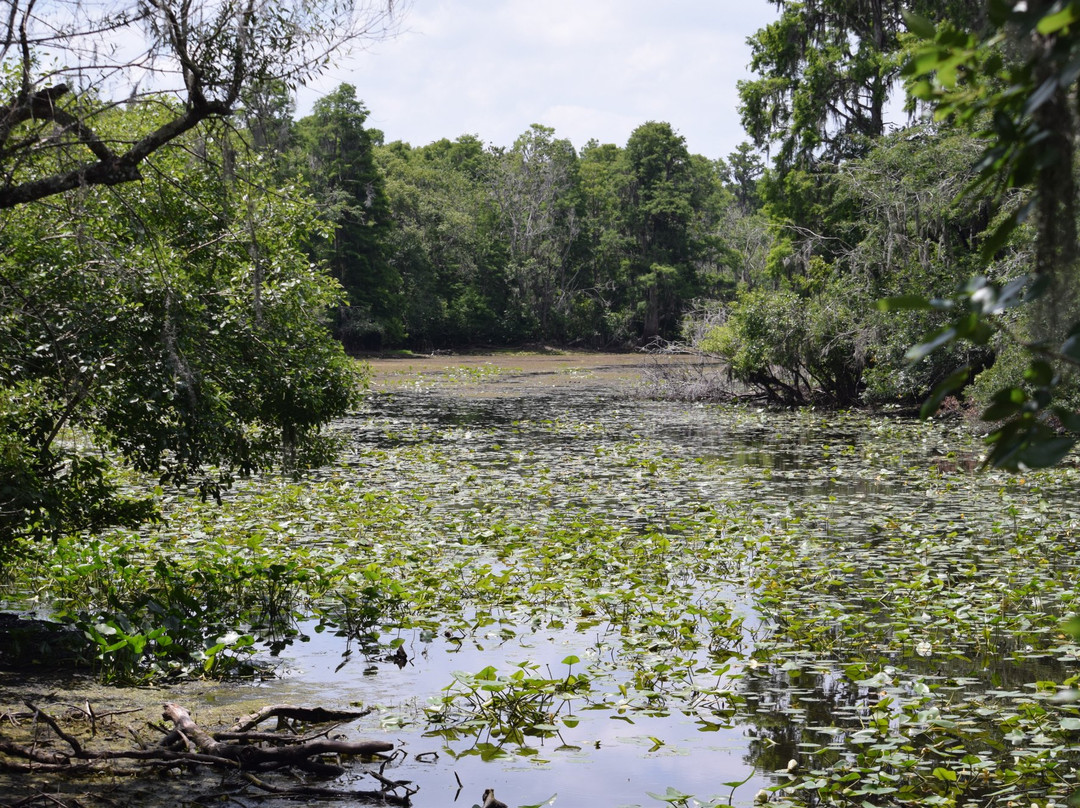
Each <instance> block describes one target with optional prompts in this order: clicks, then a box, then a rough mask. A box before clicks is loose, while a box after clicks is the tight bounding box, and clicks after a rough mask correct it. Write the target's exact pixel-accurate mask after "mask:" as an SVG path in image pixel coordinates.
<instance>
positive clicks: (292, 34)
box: [0, 0, 401, 209]
mask: <svg viewBox="0 0 1080 808" xmlns="http://www.w3.org/2000/svg"><path fill="white" fill-rule="evenodd" d="M400 3H401V0H5V3H4V4H2V5H0V8H2V6H3V5H6V6H7V9H6V12H5V11H0V209H3V208H12V207H15V206H16V205H20V204H23V203H26V202H32V201H35V200H39V199H44V198H46V197H48V196H52V195H54V194H58V193H62V192H64V191H68V190H71V189H73V188H78V187H81V186H91V185H118V184H120V183H125V182H132V181H134V180H138V179H140V177H141V175H140V170H139V166H140V164H141V163H142V162H143V161H144V160H145V159H146V158H147V157H148V156H149V155H151V154H152V153H153V152H155V151H156V150H157V149H159V148H161V147H162V146H164V145H165V144H166V143H168V142H170V141H172V140H174V139H175V138H177V137H178V136H180V135H182V134H183V133H184V132H187V131H188V130H190V129H192V128H193V127H195V126H197V125H198V124H199V123H200V122H201V121H203V120H206V119H207V118H213V117H226V116H229V115H231V114H232V113H233V111H234V110H235V108H236V106H237V104H238V102H239V100H240V97H241V93H242V92H243V91H244V89H245V88H247V87H249V86H252V85H258V84H260V83H266V82H271V81H281V82H285V83H286V84H287V85H289V86H296V85H297V84H302V83H304V82H305V81H307V80H309V79H311V78H313V77H314V76H316V75H318V74H319V73H320V71H322V70H325V68H326V66H327V65H328V64H329V63H330V62H331V60H332V59H333V57H334V56H335V55H339V54H340V53H341V52H342V51H343V50H344V49H347V48H349V47H350V46H354V45H358V44H363V43H364V42H370V41H373V40H378V39H381V38H385V37H387V36H389V35H391V34H392V33H393V31H394V27H395V25H396V21H397V19H398V16H399V15H398V12H399V11H400V9H399V8H397V7H398V6H400ZM136 104H146V105H153V107H152V108H153V114H152V115H150V114H148V115H145V116H141V117H140V119H139V120H140V121H142V122H144V125H145V128H144V129H142V130H141V131H132V127H131V126H130V123H129V122H128V121H127V120H125V125H124V127H118V126H117V125H116V124H115V122H112V123H109V124H106V123H105V122H104V121H105V119H104V118H103V115H104V114H105V113H107V112H109V111H110V110H114V109H115V108H117V107H118V106H120V105H136ZM121 128H122V129H123V131H121V132H119V133H118V131H117V130H118V129H121Z"/></svg>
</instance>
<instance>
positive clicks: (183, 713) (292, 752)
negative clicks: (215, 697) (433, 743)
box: [162, 704, 394, 774]
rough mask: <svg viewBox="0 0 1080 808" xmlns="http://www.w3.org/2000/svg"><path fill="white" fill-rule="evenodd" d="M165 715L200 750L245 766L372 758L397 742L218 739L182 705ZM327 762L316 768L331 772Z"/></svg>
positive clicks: (168, 709)
mask: <svg viewBox="0 0 1080 808" xmlns="http://www.w3.org/2000/svg"><path fill="white" fill-rule="evenodd" d="M293 709H295V708H293ZM326 712H327V713H329V712H331V711H326ZM162 715H163V716H164V718H165V719H166V720H168V721H171V722H172V723H173V726H174V727H176V729H177V730H178V731H179V732H181V733H182V734H183V735H185V736H187V737H188V738H190V739H191V741H192V742H193V743H194V744H195V746H197V747H198V748H199V749H200V750H201V751H203V752H205V753H206V754H209V755H214V756H216V757H222V758H226V759H228V760H235V761H236V762H237V763H238V764H239V765H240V767H241V768H244V769H265V768H267V767H268V766H272V765H276V766H278V767H281V766H299V767H301V768H308V767H310V766H311V765H312V763H313V761H311V760H310V759H311V758H314V757H318V756H321V755H355V756H361V757H371V756H373V755H375V754H378V753H379V752H390V751H392V750H393V748H394V745H393V744H392V743H388V742H387V741H333V740H329V739H327V738H315V739H313V740H308V741H305V742H302V743H294V744H291V745H287V746H275V747H265V746H251V745H249V744H241V743H228V742H226V741H218V740H216V739H215V738H214V737H213V736H212V735H211V734H210V733H208V732H207V731H206V730H204V729H203V728H202V727H200V726H199V725H198V724H196V723H195V721H194V720H193V719H192V718H191V715H190V714H189V713H188V711H187V710H185V709H184V708H183V707H181V706H180V705H179V704H166V705H165V709H164V712H163V713H162ZM324 765H325V764H324ZM324 765H322V766H320V765H319V764H318V763H317V762H316V763H315V766H314V767H315V768H318V769H321V770H322V771H321V772H320V773H326V774H329V773H331V771H330V770H329V769H326V768H324ZM334 768H335V769H338V772H337V773H338V774H341V773H342V772H343V771H344V770H343V769H340V767H334Z"/></svg>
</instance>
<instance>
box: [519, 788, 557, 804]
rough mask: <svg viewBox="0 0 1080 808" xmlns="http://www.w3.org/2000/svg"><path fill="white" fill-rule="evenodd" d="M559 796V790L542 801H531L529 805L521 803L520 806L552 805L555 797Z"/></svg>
mask: <svg viewBox="0 0 1080 808" xmlns="http://www.w3.org/2000/svg"><path fill="white" fill-rule="evenodd" d="M558 796H559V792H557V791H556V792H555V793H554V794H552V795H551V796H550V797H548V798H547V799H546V800H544V801H543V802H537V803H531V804H529V805H522V806H521V808H544V806H545V805H554V804H555V798H556V797H558Z"/></svg>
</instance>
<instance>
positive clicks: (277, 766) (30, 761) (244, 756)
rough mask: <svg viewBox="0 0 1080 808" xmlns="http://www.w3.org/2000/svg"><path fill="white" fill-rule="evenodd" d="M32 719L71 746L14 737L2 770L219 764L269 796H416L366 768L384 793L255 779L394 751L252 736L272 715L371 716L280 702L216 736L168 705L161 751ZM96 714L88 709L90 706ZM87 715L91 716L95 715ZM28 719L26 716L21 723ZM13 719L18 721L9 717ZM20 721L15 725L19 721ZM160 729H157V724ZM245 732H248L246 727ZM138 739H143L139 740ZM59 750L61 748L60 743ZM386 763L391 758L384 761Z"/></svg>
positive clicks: (319, 735)
mask: <svg viewBox="0 0 1080 808" xmlns="http://www.w3.org/2000/svg"><path fill="white" fill-rule="evenodd" d="M26 706H27V707H28V708H30V710H31V713H30V714H29V716H32V717H33V720H34V722H35V723H41V724H45V725H47V726H48V727H49V728H50V729H51V730H52V732H53V734H54V735H55V737H56V738H58V739H59V741H61V742H63V743H64V744H66V745H67V747H69V749H67V750H63V749H56V748H46V747H47V745H46V746H42V745H41V744H40V743H39V740H38V739H35V741H34V742H33V744H29V745H26V744H19V743H16V742H14V741H12V740H9V739H8V738H4V737H0V768H5V769H7V770H8V771H19V772H33V771H36V772H46V771H49V772H57V771H67V772H74V771H79V772H83V773H86V772H92V771H101V770H102V769H100V768H97V767H98V766H108V769H107V771H109V772H110V773H111V774H114V775H115V774H120V773H124V774H129V775H136V776H137V775H139V774H145V773H149V772H150V771H153V770H154V769H160V768H162V767H167V768H173V767H193V766H202V767H213V768H216V769H219V770H225V771H232V772H236V773H237V774H239V775H240V776H241V777H243V778H245V780H246V781H247V782H248V784H249V786H251V787H254V788H257V789H258V790H259V791H260V792H262V793H263V794H264V795H281V796H292V797H298V796H307V797H313V796H319V797H325V798H330V799H333V798H341V799H349V800H354V801H355V800H362V801H380V802H385V803H389V804H395V805H408V804H409V798H410V797H411V795H412V794H414V793H416V789H415V788H413V787H411V784H410V783H409V782H408V781H395V780H391V779H389V778H387V777H384V776H383V775H382V774H381V772H372V771H365V772H364V773H365V774H368V775H370V776H371V777H373V778H374V779H375V780H377V781H378V782H379V784H380V788H379V790H377V791H337V790H335V789H329V788H322V787H320V786H314V785H309V784H300V785H297V784H295V783H290V784H289V785H286V786H278V785H275V784H273V783H268V782H266V781H264V780H262V779H259V778H257V777H255V775H254V773H260V774H262V773H264V772H270V771H275V770H281V769H290V770H294V771H295V770H301V771H306V772H310V773H314V774H317V775H320V776H327V775H329V776H337V775H340V774H343V773H344V772H345V769H344V768H343V767H342V766H340V765H334V764H330V763H327V762H325V761H324V760H323V758H324V756H335V757H337V758H341V757H362V758H368V759H371V758H375V757H378V756H380V755H381V754H382V753H385V752H391V751H393V749H394V745H393V744H392V743H389V742H386V741H346V740H338V739H334V738H330V737H327V736H328V735H329V733H330V732H331V731H332V730H333V727H331V728H329V729H322V730H319V731H314V732H311V733H308V734H306V735H303V736H299V735H289V734H287V733H282V732H277V733H272V732H253V731H249V730H250V729H251V728H252V727H255V726H257V725H258V724H259V723H260V722H261V721H264V720H266V719H267V718H271V717H278V718H287V719H290V720H294V721H303V722H305V723H325V722H327V721H341V720H348V719H354V718H358V717H360V716H362V715H367V714H368V712H370V711H362V712H361V711H355V710H326V709H323V708H302V707H295V706H293V705H274V706H271V707H266V708H264V709H262V710H260V711H258V712H257V713H255V714H253V715H252V716H248V717H246V718H244V719H242V720H241V721H240V722H238V723H237V725H236V726H235V727H233V728H232V730H230V731H229V732H225V733H219V734H217V735H215V734H213V733H210V732H208V731H207V730H206V729H204V728H203V727H201V726H200V725H199V724H198V723H197V722H196V721H195V720H194V719H193V718H192V717H191V714H190V713H189V712H188V711H187V710H186V709H185V708H184V707H182V706H181V705H179V704H166V705H165V706H164V708H163V713H162V715H163V717H164V718H165V719H166V720H167V721H170V722H171V723H172V725H173V729H172V731H171V732H168V731H167V730H166V729H165V727H164V726H161V727H160V729H161V731H162V732H166V733H167V734H166V737H165V738H164V739H163V740H162V742H161V744H160V745H158V746H151V747H149V748H147V747H146V746H145V745H143V744H142V743H141V742H139V745H140V746H143V748H140V749H92V748H89V746H88V745H87V744H86V742H85V741H80V740H79V738H77V737H75V735H73V734H72V733H71V732H68V731H66V730H65V729H64V728H63V727H61V725H60V723H59V722H58V721H57V720H56V719H55V718H53V717H52V716H50V715H49V714H48V713H46V712H45V711H44V710H42V709H40V708H39V707H37V706H36V705H34V704H31V703H29V702H27V703H26ZM88 710H89V708H88ZM87 714H90V715H92V711H89V712H88V713H87ZM21 717H22V716H20V718H21ZM9 720H12V719H11V718H9ZM15 723H16V721H15V720H12V724H13V725H14V724H15ZM151 726H156V725H151ZM244 728H246V729H244ZM136 740H138V738H137V736H136ZM53 745H54V746H55V743H54V744H53ZM381 759H382V760H383V761H384V763H383V765H384V766H385V765H386V762H385V761H386V758H381ZM121 761H127V764H128V767H127V768H124V769H117V768H116V765H117V764H118V763H119V762H121Z"/></svg>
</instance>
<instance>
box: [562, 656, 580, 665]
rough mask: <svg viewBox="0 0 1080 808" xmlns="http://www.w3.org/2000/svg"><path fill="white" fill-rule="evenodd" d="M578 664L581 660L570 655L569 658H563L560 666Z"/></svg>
mask: <svg viewBox="0 0 1080 808" xmlns="http://www.w3.org/2000/svg"><path fill="white" fill-rule="evenodd" d="M579 662H581V659H580V658H578V657H576V656H574V655H573V654H571V655H570V656H568V657H566V658H565V659H564V660H563V661H562V664H563V665H576V664H578V663H579Z"/></svg>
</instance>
